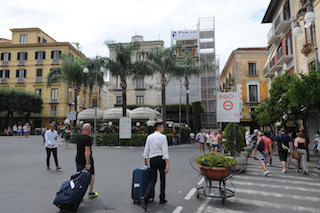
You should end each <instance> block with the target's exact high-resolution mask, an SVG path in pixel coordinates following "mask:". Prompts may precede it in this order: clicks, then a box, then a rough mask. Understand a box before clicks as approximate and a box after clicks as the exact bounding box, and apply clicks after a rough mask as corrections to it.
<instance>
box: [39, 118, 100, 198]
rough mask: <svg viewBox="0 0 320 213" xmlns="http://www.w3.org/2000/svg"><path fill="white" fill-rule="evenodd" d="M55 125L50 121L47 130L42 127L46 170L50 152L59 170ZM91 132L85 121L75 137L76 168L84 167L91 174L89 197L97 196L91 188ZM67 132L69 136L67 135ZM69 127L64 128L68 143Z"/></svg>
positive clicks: (92, 170) (92, 167)
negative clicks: (80, 131)
mask: <svg viewBox="0 0 320 213" xmlns="http://www.w3.org/2000/svg"><path fill="white" fill-rule="evenodd" d="M55 128H56V125H55V124H54V123H51V124H50V126H49V129H48V130H45V129H46V126H45V127H44V128H43V129H42V131H43V132H44V141H45V149H46V153H47V158H46V162H47V170H51V168H50V156H51V153H52V155H53V158H54V162H55V165H56V170H57V171H58V170H60V169H61V167H60V166H59V162H58V151H57V147H58V144H57V140H58V132H57V130H56V129H55ZM90 132H91V125H90V124H89V123H85V124H84V125H83V127H82V133H81V134H80V135H79V136H78V137H77V139H76V142H77V155H76V159H75V161H76V170H77V171H81V170H83V169H86V170H87V171H89V172H90V174H91V182H90V186H89V194H88V196H89V197H90V198H94V197H97V196H98V193H97V192H95V191H94V190H93V185H94V174H95V170H94V160H93V157H92V140H91V137H90V136H89V134H90ZM68 134H69V137H68V136H67V135H68ZM71 134H72V133H71V131H70V129H69V128H68V127H67V128H66V129H65V135H64V137H65V139H66V140H68V143H69V141H70V135H71Z"/></svg>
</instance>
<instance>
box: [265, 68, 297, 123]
mask: <svg viewBox="0 0 320 213" xmlns="http://www.w3.org/2000/svg"><path fill="white" fill-rule="evenodd" d="M295 78H297V76H295V75H293V74H290V73H288V72H287V71H286V72H285V74H283V75H280V76H277V77H276V78H275V79H274V80H273V82H272V86H271V89H270V91H269V93H270V97H269V99H268V113H270V114H269V115H270V116H271V117H272V121H274V120H275V119H277V120H280V121H281V123H282V125H283V126H285V124H286V122H287V121H288V120H294V119H295V118H294V117H292V112H291V111H290V109H289V108H288V105H289V103H290V99H289V98H290V97H289V96H288V90H289V88H290V83H291V82H292V81H293V80H294V79H295Z"/></svg>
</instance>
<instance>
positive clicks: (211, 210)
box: [206, 206, 244, 213]
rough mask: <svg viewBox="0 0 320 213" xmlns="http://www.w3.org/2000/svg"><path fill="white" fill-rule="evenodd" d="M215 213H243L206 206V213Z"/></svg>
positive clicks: (241, 212)
mask: <svg viewBox="0 0 320 213" xmlns="http://www.w3.org/2000/svg"><path fill="white" fill-rule="evenodd" d="M217 212H223V213H244V212H243V211H236V210H231V209H222V208H215V207H212V206H208V207H207V209H206V213H217Z"/></svg>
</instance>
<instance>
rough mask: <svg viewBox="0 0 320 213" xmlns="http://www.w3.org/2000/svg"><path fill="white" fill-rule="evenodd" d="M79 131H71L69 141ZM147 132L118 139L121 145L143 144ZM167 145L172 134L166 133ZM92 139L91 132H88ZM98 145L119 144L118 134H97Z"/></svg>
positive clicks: (170, 141) (73, 139) (72, 141)
mask: <svg viewBox="0 0 320 213" xmlns="http://www.w3.org/2000/svg"><path fill="white" fill-rule="evenodd" d="M79 134H80V133H77V132H73V134H72V135H71V139H70V142H71V143H75V142H76V138H77V137H78V135H79ZM147 136H148V134H131V139H130V140H129V139H128V140H126V139H122V140H121V141H120V143H121V146H144V145H145V143H146V139H147ZM166 136H167V140H168V145H172V135H171V134H167V135H166ZM90 137H91V138H92V141H93V137H94V135H93V134H90ZM97 145H98V146H119V134H97Z"/></svg>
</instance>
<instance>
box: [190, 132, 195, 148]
mask: <svg viewBox="0 0 320 213" xmlns="http://www.w3.org/2000/svg"><path fill="white" fill-rule="evenodd" d="M189 136H190V142H191V145H193V143H194V136H195V135H194V133H193V132H191V133H190V135H189Z"/></svg>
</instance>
